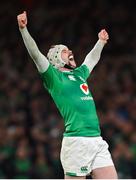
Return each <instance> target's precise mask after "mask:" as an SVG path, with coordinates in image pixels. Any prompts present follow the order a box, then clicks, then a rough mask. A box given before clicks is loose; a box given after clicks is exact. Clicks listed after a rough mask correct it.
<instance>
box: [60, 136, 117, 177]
mask: <svg viewBox="0 0 136 180" xmlns="http://www.w3.org/2000/svg"><path fill="white" fill-rule="evenodd" d="M61 162H62V166H63V169H64V173H65V174H67V173H74V174H76V176H86V175H88V174H90V173H91V171H92V170H93V169H96V168H101V167H106V166H113V161H112V158H111V155H110V152H109V151H108V144H107V143H106V141H104V140H103V139H102V137H64V138H63V141H62V148H61Z"/></svg>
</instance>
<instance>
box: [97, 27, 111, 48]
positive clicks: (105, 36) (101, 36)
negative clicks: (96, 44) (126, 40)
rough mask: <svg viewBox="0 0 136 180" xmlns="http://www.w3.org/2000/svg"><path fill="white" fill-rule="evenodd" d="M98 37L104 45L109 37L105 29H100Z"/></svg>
mask: <svg viewBox="0 0 136 180" xmlns="http://www.w3.org/2000/svg"><path fill="white" fill-rule="evenodd" d="M98 37H99V39H100V40H102V41H103V42H104V43H105V44H106V43H107V41H108V39H109V35H108V33H107V31H106V30H105V29H102V30H101V31H100V32H99V34H98Z"/></svg>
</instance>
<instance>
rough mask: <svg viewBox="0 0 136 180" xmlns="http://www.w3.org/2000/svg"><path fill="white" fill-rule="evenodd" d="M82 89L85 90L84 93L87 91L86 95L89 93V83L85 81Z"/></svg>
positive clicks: (81, 86)
mask: <svg viewBox="0 0 136 180" xmlns="http://www.w3.org/2000/svg"><path fill="white" fill-rule="evenodd" d="M80 89H81V90H82V91H83V93H85V94H86V95H88V94H89V89H88V85H87V84H86V83H83V84H81V85H80Z"/></svg>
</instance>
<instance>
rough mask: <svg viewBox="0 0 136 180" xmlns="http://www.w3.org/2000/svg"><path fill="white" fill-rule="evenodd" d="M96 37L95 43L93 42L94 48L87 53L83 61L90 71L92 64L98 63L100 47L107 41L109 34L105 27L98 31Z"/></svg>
mask: <svg viewBox="0 0 136 180" xmlns="http://www.w3.org/2000/svg"><path fill="white" fill-rule="evenodd" d="M98 37H99V39H98V41H97V43H96V44H95V46H94V48H93V49H92V50H91V51H90V52H89V53H88V54H87V56H86V57H85V60H84V62H83V64H85V65H86V66H87V67H88V69H89V71H90V72H91V71H92V70H93V68H94V66H95V65H96V64H97V63H98V61H99V59H100V56H101V52H102V49H103V47H104V45H105V44H106V43H107V40H108V39H109V35H108V33H107V32H106V30H105V29H103V30H101V31H100V32H99V34H98Z"/></svg>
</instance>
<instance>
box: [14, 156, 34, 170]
mask: <svg viewBox="0 0 136 180" xmlns="http://www.w3.org/2000/svg"><path fill="white" fill-rule="evenodd" d="M15 166H16V169H17V170H18V171H20V172H28V171H29V168H30V167H31V162H30V161H29V160H28V159H24V160H21V159H16V161H15Z"/></svg>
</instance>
